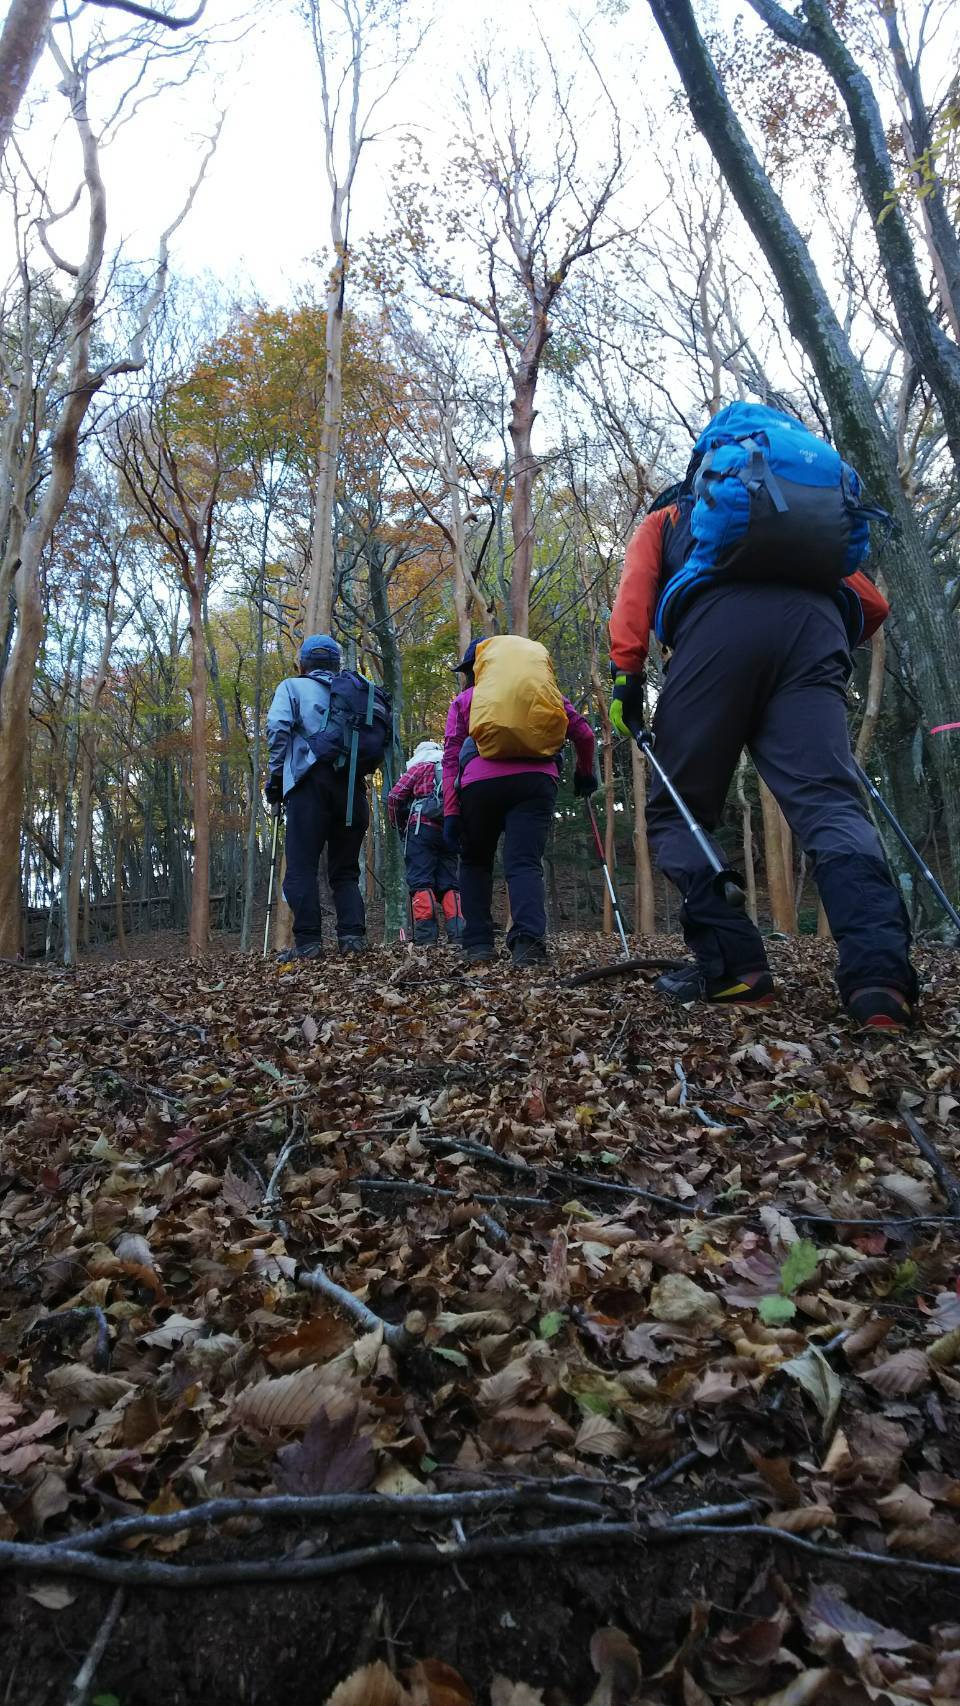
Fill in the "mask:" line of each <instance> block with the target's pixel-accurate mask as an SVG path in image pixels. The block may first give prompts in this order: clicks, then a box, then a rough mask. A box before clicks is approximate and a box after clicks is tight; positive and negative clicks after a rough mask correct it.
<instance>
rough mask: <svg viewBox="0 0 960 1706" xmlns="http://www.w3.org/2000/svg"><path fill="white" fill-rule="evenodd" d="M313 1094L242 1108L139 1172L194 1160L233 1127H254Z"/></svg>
mask: <svg viewBox="0 0 960 1706" xmlns="http://www.w3.org/2000/svg"><path fill="white" fill-rule="evenodd" d="M311 1094H312V1086H311V1089H310V1090H301V1092H300V1094H299V1095H296V1096H275V1097H274V1099H273V1101H272V1102H260V1103H258V1105H257V1106H256V1107H253V1108H241V1109H240V1110H239V1112H237V1113H235V1114H228V1115H227V1117H226V1118H225V1119H222V1120H218V1122H217V1124H216V1125H211V1126H207V1127H206V1128H205V1130H203V1131H198V1132H197V1140H196V1142H195V1143H191V1144H189V1145H186V1144H185V1145H184V1146H183V1147H182V1148H181V1149H180V1150H179V1151H178V1150H176V1149H165V1150H163V1152H162V1153H161V1154H160V1155H154V1156H153V1157H152V1158H151V1159H150V1160H149V1161H141V1163H140V1169H139V1170H140V1172H141V1173H150V1172H153V1171H154V1169H155V1168H157V1167H164V1166H166V1164H167V1162H168V1161H183V1160H186V1159H189V1160H194V1159H195V1158H196V1156H198V1155H200V1154H202V1152H203V1151H204V1150H205V1149H208V1148H209V1147H210V1144H211V1143H212V1142H213V1141H214V1139H215V1138H218V1137H222V1136H223V1134H224V1132H226V1131H229V1129H230V1127H231V1126H233V1125H239V1123H240V1121H241V1120H249V1121H250V1123H251V1125H252V1124H253V1123H254V1122H255V1121H257V1120H262V1119H263V1116H264V1114H273V1113H276V1110H277V1109H278V1108H292V1107H294V1106H295V1105H296V1104H297V1103H298V1102H305V1101H306V1100H307V1097H308V1096H310V1095H311Z"/></svg>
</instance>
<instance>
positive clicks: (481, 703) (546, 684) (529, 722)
mask: <svg viewBox="0 0 960 1706" xmlns="http://www.w3.org/2000/svg"><path fill="white" fill-rule="evenodd" d="M470 735H471V737H472V739H473V740H475V741H476V743H477V751H478V752H479V753H480V756H481V757H482V758H541V759H542V758H555V757H556V755H557V753H558V752H559V751H560V750H561V748H562V747H563V743H564V741H565V740H566V738H567V713H566V709H565V707H564V703H563V695H562V693H561V692H560V689H559V687H558V686H557V678H556V676H555V675H554V673H553V664H552V663H551V661H550V654H549V652H548V651H547V648H546V646H541V644H540V642H539V640H527V639H524V638H523V637H522V636H521V635H520V634H494V635H493V636H492V637H491V638H490V639H489V640H481V642H480V644H479V645H478V647H477V655H476V659H475V662H474V688H473V699H472V701H471V704H470Z"/></svg>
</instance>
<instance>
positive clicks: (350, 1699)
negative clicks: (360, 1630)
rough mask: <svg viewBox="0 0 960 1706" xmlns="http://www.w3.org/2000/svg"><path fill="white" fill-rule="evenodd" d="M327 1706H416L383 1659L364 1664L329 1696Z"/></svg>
mask: <svg viewBox="0 0 960 1706" xmlns="http://www.w3.org/2000/svg"><path fill="white" fill-rule="evenodd" d="M327 1706H413V1701H412V1699H411V1697H410V1695H409V1694H408V1693H407V1690H406V1689H405V1688H403V1687H402V1686H401V1684H400V1683H399V1682H398V1681H397V1679H396V1677H395V1676H394V1674H393V1672H392V1671H390V1670H388V1669H387V1667H386V1665H385V1664H384V1663H383V1660H382V1659H377V1660H376V1663H375V1664H372V1665H362V1666H361V1668H360V1669H359V1670H355V1671H353V1672H352V1673H351V1674H350V1676H348V1677H347V1678H346V1680H345V1681H344V1682H341V1683H339V1684H338V1686H337V1687H336V1688H335V1689H334V1691H333V1693H332V1694H330V1695H328V1696H327Z"/></svg>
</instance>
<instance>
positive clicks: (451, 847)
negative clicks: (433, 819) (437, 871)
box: [443, 817, 460, 853]
mask: <svg viewBox="0 0 960 1706" xmlns="http://www.w3.org/2000/svg"><path fill="white" fill-rule="evenodd" d="M443 845H444V847H445V848H446V849H447V851H448V853H459V851H460V819H459V818H458V817H445V818H444V820H443Z"/></svg>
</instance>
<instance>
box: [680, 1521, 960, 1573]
mask: <svg viewBox="0 0 960 1706" xmlns="http://www.w3.org/2000/svg"><path fill="white" fill-rule="evenodd" d="M702 1534H722V1535H724V1536H728V1535H731V1534H753V1535H757V1536H762V1537H763V1539H765V1540H774V1541H777V1542H780V1543H782V1544H783V1545H784V1546H795V1547H796V1548H797V1549H798V1550H799V1551H801V1552H812V1553H813V1554H814V1556H815V1557H817V1558H829V1560H830V1562H831V1563H832V1564H876V1565H877V1566H878V1568H880V1569H886V1570H921V1571H923V1573H924V1574H926V1575H933V1576H947V1577H949V1578H951V1579H952V1580H957V1579H958V1578H960V1564H938V1563H934V1562H932V1561H931V1560H930V1559H927V1558H908V1557H904V1555H903V1553H902V1552H867V1551H864V1550H863V1548H862V1547H859V1546H821V1545H820V1543H819V1542H818V1541H816V1540H807V1539H806V1538H805V1536H804V1535H802V1534H791V1533H790V1531H789V1529H786V1528H772V1527H771V1528H768V1527H767V1525H766V1523H763V1522H742V1523H731V1524H730V1525H729V1526H726V1525H723V1526H720V1525H716V1526H715V1525H713V1524H712V1523H691V1524H687V1523H677V1524H675V1525H674V1526H673V1527H672V1528H671V1529H670V1530H669V1537H670V1538H671V1539H681V1538H683V1536H685V1535H686V1536H690V1535H702Z"/></svg>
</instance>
